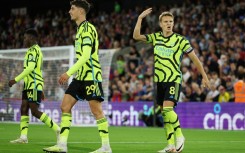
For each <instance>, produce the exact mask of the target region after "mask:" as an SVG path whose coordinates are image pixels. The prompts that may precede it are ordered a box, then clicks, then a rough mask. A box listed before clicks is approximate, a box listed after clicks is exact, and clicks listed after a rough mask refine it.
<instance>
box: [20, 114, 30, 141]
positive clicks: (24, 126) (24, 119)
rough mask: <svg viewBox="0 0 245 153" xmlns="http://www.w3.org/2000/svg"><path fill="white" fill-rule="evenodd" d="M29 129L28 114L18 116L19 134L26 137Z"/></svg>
mask: <svg viewBox="0 0 245 153" xmlns="http://www.w3.org/2000/svg"><path fill="white" fill-rule="evenodd" d="M28 129H29V116H25V115H23V116H21V117H20V135H21V137H27V134H28Z"/></svg>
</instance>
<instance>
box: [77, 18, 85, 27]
mask: <svg viewBox="0 0 245 153" xmlns="http://www.w3.org/2000/svg"><path fill="white" fill-rule="evenodd" d="M85 22H87V20H84V21H83V22H81V23H80V25H79V26H78V27H77V28H78V29H79V28H80V26H81V25H83V24H84V23H85Z"/></svg>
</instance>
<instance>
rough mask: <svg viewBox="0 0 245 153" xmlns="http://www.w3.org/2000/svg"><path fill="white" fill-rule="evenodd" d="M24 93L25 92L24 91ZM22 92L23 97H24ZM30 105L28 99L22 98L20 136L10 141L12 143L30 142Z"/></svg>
mask: <svg viewBox="0 0 245 153" xmlns="http://www.w3.org/2000/svg"><path fill="white" fill-rule="evenodd" d="M23 94H24V92H23ZM23 94H22V97H23ZM28 111H29V106H28V102H27V100H25V99H24V98H22V103H21V107H20V113H21V117H20V137H19V138H17V139H16V140H12V141H10V143H28V137H27V135H28V129H29V115H28Z"/></svg>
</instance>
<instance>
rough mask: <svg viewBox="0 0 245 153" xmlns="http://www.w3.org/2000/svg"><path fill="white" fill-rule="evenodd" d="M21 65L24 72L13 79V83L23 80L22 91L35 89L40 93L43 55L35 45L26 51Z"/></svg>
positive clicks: (42, 84) (41, 88)
mask: <svg viewBox="0 0 245 153" xmlns="http://www.w3.org/2000/svg"><path fill="white" fill-rule="evenodd" d="M23 65H24V70H23V71H22V73H21V74H19V75H18V76H17V77H16V78H15V81H16V82H19V81H20V80H22V79H24V87H23V89H24V90H28V89H37V90H40V91H42V90H43V86H44V82H43V74H42V65H43V54H42V51H41V49H40V47H39V46H38V45H37V44H35V45H33V46H32V47H30V48H29V49H28V50H27V52H26V54H25V59H24V64H23Z"/></svg>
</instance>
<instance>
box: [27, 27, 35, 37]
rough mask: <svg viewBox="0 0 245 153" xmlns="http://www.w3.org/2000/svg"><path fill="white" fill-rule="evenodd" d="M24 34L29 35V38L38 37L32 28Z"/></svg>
mask: <svg viewBox="0 0 245 153" xmlns="http://www.w3.org/2000/svg"><path fill="white" fill-rule="evenodd" d="M25 34H28V35H31V36H33V37H35V38H37V37H38V34H37V31H36V30H35V29H33V28H30V29H27V30H26V31H25Z"/></svg>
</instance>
